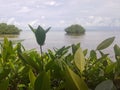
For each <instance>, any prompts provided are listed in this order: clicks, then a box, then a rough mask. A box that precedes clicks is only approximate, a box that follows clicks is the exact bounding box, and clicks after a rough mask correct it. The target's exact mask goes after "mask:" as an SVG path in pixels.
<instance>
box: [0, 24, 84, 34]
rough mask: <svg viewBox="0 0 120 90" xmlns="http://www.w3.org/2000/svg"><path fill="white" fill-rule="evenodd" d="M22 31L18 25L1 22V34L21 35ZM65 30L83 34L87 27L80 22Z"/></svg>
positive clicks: (70, 32)
mask: <svg viewBox="0 0 120 90" xmlns="http://www.w3.org/2000/svg"><path fill="white" fill-rule="evenodd" d="M20 31H22V30H21V29H19V28H18V27H16V26H15V25H8V24H6V23H0V34H2V35H5V34H13V35H19V34H20ZM65 32H66V33H67V34H69V35H74V34H75V35H81V34H84V33H85V29H84V27H82V26H81V25H79V24H74V25H71V26H68V27H67V28H65Z"/></svg>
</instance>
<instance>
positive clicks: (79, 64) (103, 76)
mask: <svg viewBox="0 0 120 90" xmlns="http://www.w3.org/2000/svg"><path fill="white" fill-rule="evenodd" d="M113 40H114V37H112V38H109V39H106V40H105V41H103V42H102V43H101V44H99V45H98V47H97V48H96V50H91V51H90V55H87V57H85V56H86V54H88V50H87V49H85V50H82V49H81V48H80V44H76V45H74V44H73V45H71V46H68V47H65V46H63V47H62V48H60V49H55V50H54V51H52V50H48V52H45V53H42V55H41V54H39V53H38V52H37V51H35V50H29V51H27V50H25V49H24V47H23V46H22V45H21V44H20V43H18V44H17V45H15V46H14V47H13V44H12V42H11V41H8V39H7V38H5V39H4V43H2V44H1V47H0V50H1V51H0V90H7V89H9V90H26V89H27V90H89V89H91V90H94V89H95V90H101V88H102V89H103V90H118V89H119V88H120V58H119V57H120V47H119V46H118V45H115V46H114V51H115V57H116V62H112V60H111V59H110V58H109V55H108V54H104V53H103V52H102V50H103V49H105V48H107V47H108V46H109V45H110V44H111V43H112V42H113ZM70 50H71V51H70ZM97 53H100V54H101V55H100V56H99V57H98V56H97Z"/></svg>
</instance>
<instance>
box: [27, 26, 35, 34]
mask: <svg viewBox="0 0 120 90" xmlns="http://www.w3.org/2000/svg"><path fill="white" fill-rule="evenodd" d="M28 26H29V27H30V29H31V30H32V31H33V33H35V29H34V28H33V27H32V26H31V25H28Z"/></svg>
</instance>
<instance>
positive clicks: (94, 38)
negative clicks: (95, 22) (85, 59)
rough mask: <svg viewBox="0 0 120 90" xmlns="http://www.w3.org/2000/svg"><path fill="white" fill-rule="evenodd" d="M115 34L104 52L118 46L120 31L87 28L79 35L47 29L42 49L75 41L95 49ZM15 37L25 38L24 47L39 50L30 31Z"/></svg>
mask: <svg viewBox="0 0 120 90" xmlns="http://www.w3.org/2000/svg"><path fill="white" fill-rule="evenodd" d="M113 36H115V41H114V43H113V44H112V45H111V46H110V47H109V48H108V49H106V50H105V52H110V53H113V48H112V47H113V46H114V45H115V44H118V45H119V46H120V31H115V30H87V31H86V33H85V34H84V35H81V36H69V35H66V34H65V32H64V31H49V32H48V33H47V38H46V42H45V45H44V46H43V50H44V51H46V50H47V49H53V48H60V47H62V46H64V45H65V46H68V45H71V44H75V43H81V47H82V48H83V49H86V48H88V49H89V50H91V49H96V46H97V45H98V44H99V43H100V42H101V41H103V40H105V39H106V38H109V37H113ZM17 39H25V40H24V41H23V42H22V44H23V45H24V47H25V48H26V49H32V48H35V49H36V50H39V45H38V44H37V42H36V40H35V36H34V34H33V32H32V31H22V32H21V34H20V35H19V37H18V38H17Z"/></svg>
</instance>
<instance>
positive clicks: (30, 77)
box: [29, 69, 36, 88]
mask: <svg viewBox="0 0 120 90" xmlns="http://www.w3.org/2000/svg"><path fill="white" fill-rule="evenodd" d="M29 79H30V87H31V88H34V83H35V80H36V77H35V75H34V73H33V71H32V69H30V70H29Z"/></svg>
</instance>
